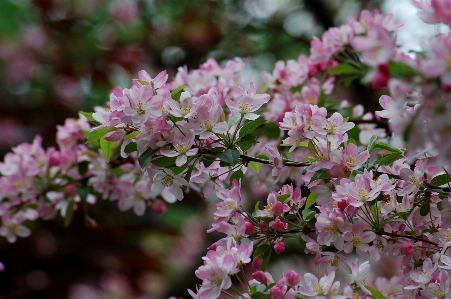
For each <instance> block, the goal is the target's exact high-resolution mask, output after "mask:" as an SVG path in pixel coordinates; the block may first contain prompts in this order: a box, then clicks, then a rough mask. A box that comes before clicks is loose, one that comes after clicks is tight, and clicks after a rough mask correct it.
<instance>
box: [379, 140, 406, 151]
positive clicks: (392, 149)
mask: <svg viewBox="0 0 451 299" xmlns="http://www.w3.org/2000/svg"><path fill="white" fill-rule="evenodd" d="M374 148H375V149H376V148H377V149H383V150H386V151H389V152H392V153H394V152H401V150H400V149H397V148H394V147H392V146H390V145H388V144H386V143H383V142H376V143H375V144H374Z"/></svg>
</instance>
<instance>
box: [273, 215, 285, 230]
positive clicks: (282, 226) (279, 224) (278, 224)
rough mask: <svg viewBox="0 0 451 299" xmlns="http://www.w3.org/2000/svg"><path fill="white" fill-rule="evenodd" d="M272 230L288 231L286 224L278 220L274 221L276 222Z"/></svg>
mask: <svg viewBox="0 0 451 299" xmlns="http://www.w3.org/2000/svg"><path fill="white" fill-rule="evenodd" d="M272 228H273V229H275V230H277V231H284V230H286V224H285V222H283V221H282V220H280V219H279V218H277V219H276V220H274V222H273V224H272Z"/></svg>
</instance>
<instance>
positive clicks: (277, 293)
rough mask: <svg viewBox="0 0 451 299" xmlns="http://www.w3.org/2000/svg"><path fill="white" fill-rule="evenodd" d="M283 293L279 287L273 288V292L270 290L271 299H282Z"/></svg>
mask: <svg viewBox="0 0 451 299" xmlns="http://www.w3.org/2000/svg"><path fill="white" fill-rule="evenodd" d="M282 297H283V292H282V290H281V289H280V288H278V287H276V286H275V287H272V288H271V290H269V297H268V298H269V299H282Z"/></svg>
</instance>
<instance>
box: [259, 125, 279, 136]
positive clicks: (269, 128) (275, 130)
mask: <svg viewBox="0 0 451 299" xmlns="http://www.w3.org/2000/svg"><path fill="white" fill-rule="evenodd" d="M263 135H265V136H266V137H268V139H279V138H280V129H279V126H277V125H276V123H275V122H269V123H267V124H266V125H265V128H264V129H263Z"/></svg>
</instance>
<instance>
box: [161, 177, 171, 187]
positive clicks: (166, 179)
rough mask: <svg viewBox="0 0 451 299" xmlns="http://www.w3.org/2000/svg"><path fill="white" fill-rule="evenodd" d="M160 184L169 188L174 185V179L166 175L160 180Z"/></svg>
mask: <svg viewBox="0 0 451 299" xmlns="http://www.w3.org/2000/svg"><path fill="white" fill-rule="evenodd" d="M161 183H162V184H163V185H164V186H166V187H169V186H171V185H172V184H173V183H174V178H173V177H172V176H170V175H166V176H165V177H164V178H163V179H162V180H161Z"/></svg>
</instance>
